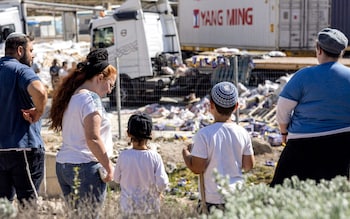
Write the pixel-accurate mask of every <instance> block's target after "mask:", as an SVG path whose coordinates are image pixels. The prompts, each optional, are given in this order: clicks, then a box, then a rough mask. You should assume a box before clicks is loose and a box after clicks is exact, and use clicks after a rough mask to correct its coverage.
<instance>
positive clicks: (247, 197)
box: [209, 176, 350, 219]
mask: <svg viewBox="0 0 350 219" xmlns="http://www.w3.org/2000/svg"><path fill="white" fill-rule="evenodd" d="M216 179H217V181H218V182H219V183H220V185H222V190H221V192H222V194H224V196H225V198H226V200H227V201H226V211H225V213H223V212H221V211H219V210H215V211H214V213H213V214H212V215H210V216H209V218H233V219H234V218H244V219H250V218H254V219H271V218H273V219H289V218H290V219H295V218H298V219H314V218H317V219H345V218H350V182H349V181H348V180H347V179H346V178H345V177H336V178H334V179H333V180H332V181H325V180H323V181H321V182H320V183H319V184H316V183H315V181H313V180H307V181H300V180H299V179H298V178H297V177H292V179H287V180H285V182H284V184H283V185H278V186H275V187H274V188H271V187H269V186H268V185H267V184H263V183H261V184H258V185H244V186H241V187H237V189H236V191H234V192H232V191H229V190H228V189H226V188H228V187H227V185H228V183H227V181H226V179H224V178H222V177H218V176H217V177H216Z"/></svg>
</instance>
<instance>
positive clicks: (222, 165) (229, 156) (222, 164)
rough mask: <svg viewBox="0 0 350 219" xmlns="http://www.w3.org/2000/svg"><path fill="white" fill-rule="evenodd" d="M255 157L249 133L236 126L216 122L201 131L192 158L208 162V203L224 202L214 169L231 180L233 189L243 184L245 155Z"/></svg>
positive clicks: (205, 183)
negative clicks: (243, 160) (239, 183)
mask: <svg viewBox="0 0 350 219" xmlns="http://www.w3.org/2000/svg"><path fill="white" fill-rule="evenodd" d="M252 154H254V151H253V147H252V142H251V138H250V135H249V133H248V132H247V131H246V130H245V129H244V128H243V127H241V126H239V125H237V124H236V123H233V122H232V123H222V122H216V123H214V124H212V125H209V126H207V127H204V128H202V129H200V130H199V131H198V132H197V134H196V135H195V136H194V138H193V149H192V152H191V155H192V156H195V157H200V158H203V159H207V161H208V164H207V165H208V166H207V168H206V170H205V172H204V185H205V197H206V202H208V203H212V204H222V203H224V200H223V197H222V195H220V194H219V192H218V189H219V186H218V185H217V184H216V183H215V176H214V174H213V171H214V169H216V170H217V171H218V173H219V174H220V175H221V176H224V177H226V176H228V177H229V183H230V187H231V188H232V189H233V188H234V186H235V184H236V183H237V182H243V174H242V155H252ZM198 188H199V189H200V184H199V182H198Z"/></svg>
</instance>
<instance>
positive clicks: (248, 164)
mask: <svg viewBox="0 0 350 219" xmlns="http://www.w3.org/2000/svg"><path fill="white" fill-rule="evenodd" d="M254 165H255V158H254V155H242V169H243V170H244V171H245V172H248V171H249V170H251V169H253V167H254Z"/></svg>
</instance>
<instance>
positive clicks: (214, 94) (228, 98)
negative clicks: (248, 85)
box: [211, 81, 238, 108]
mask: <svg viewBox="0 0 350 219" xmlns="http://www.w3.org/2000/svg"><path fill="white" fill-rule="evenodd" d="M211 98H212V100H213V101H214V103H216V104H217V105H219V106H221V107H223V108H230V107H233V106H234V105H235V104H236V103H237V101H238V91H237V88H236V87H235V85H234V84H232V83H231V82H227V81H223V82H220V83H217V84H216V85H215V86H214V87H213V88H212V90H211Z"/></svg>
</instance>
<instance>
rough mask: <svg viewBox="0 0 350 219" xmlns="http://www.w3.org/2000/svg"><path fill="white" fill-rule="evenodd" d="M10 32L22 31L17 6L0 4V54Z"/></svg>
mask: <svg viewBox="0 0 350 219" xmlns="http://www.w3.org/2000/svg"><path fill="white" fill-rule="evenodd" d="M0 3H1V2H0ZM12 32H21V33H23V32H24V31H23V25H22V22H21V18H20V12H19V8H18V7H12V6H7V5H5V6H3V5H1V4H0V56H3V55H4V54H5V51H4V49H5V45H4V44H5V40H6V38H7V36H8V35H9V34H10V33H12Z"/></svg>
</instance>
